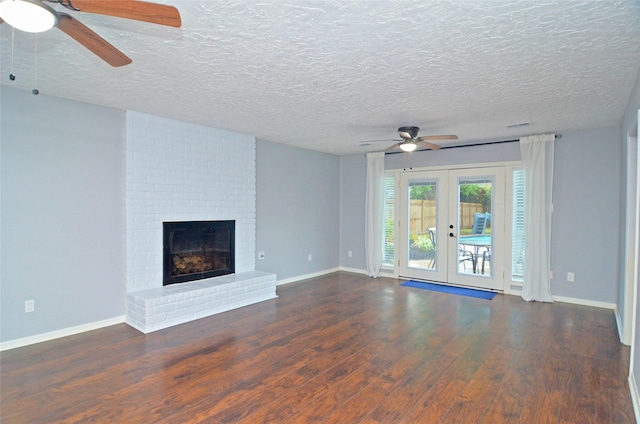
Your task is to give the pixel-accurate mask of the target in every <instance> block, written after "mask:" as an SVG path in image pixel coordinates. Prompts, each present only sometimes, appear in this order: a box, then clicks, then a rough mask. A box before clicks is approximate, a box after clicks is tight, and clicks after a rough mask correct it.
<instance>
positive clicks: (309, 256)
mask: <svg viewBox="0 0 640 424" xmlns="http://www.w3.org/2000/svg"><path fill="white" fill-rule="evenodd" d="M309 262H311V253H309Z"/></svg>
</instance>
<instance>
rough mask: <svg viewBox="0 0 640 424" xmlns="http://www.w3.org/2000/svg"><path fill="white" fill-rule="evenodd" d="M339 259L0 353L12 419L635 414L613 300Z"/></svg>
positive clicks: (511, 418)
mask: <svg viewBox="0 0 640 424" xmlns="http://www.w3.org/2000/svg"><path fill="white" fill-rule="evenodd" d="M398 283H399V282H398V281H397V280H391V279H375V280H374V279H369V278H366V277H364V276H360V275H356V274H349V273H335V274H331V275H328V276H325V277H320V278H316V279H313V280H308V281H305V282H300V283H295V284H289V285H286V286H281V287H279V288H278V295H279V298H278V299H276V300H272V301H266V302H262V303H260V304H257V305H253V306H249V307H245V308H242V309H237V310H235V311H231V312H227V313H224V314H220V315H216V316H213V317H209V318H205V319H201V320H198V321H195V322H191V323H188V324H184V325H180V326H177V327H173V328H169V329H166V330H162V331H158V332H155V333H151V334H148V335H143V334H141V333H139V332H137V331H136V330H133V329H132V328H129V327H128V326H126V325H124V324H121V325H115V326H112V327H109V328H105V329H101V330H96V331H92V332H87V333H83V334H79V335H75V336H71V337H66V338H63V339H58V340H54V341H50V342H46V343H40V344H37V345H32V346H27V347H23V348H19V349H13V350H9V351H6V352H3V353H2V355H1V363H0V365H1V369H2V380H1V389H2V390H1V396H2V405H1V416H0V418H1V421H2V423H4V424H9V423H53V422H56V423H58V422H64V423H67V422H96V423H151V422H163V423H198V422H206V423H226V422H243V423H257V422H270V423H289V422H292V423H306V422H322V423H438V422H441V423H479V422H482V423H517V422H521V423H580V424H582V423H596V422H597V423H616V424H620V423H632V422H634V416H633V409H632V406H631V398H630V395H629V389H628V384H627V373H628V358H629V348H627V347H625V346H623V345H621V344H620V343H619V341H618V337H617V332H616V327H615V320H614V315H613V312H612V311H610V310H604V309H597V308H591V307H584V306H576V305H569V304H561V303H556V304H540V303H527V302H524V301H522V300H521V299H520V298H519V297H515V296H503V295H498V296H497V297H496V298H495V299H494V300H492V301H488V300H483V299H474V298H469V297H462V296H456V295H451V294H443V293H436V292H430V291H424V290H419V289H413V288H405V287H399V286H398Z"/></svg>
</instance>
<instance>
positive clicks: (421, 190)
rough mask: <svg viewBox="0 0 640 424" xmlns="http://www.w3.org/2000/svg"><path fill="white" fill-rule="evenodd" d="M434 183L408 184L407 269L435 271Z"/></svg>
mask: <svg viewBox="0 0 640 424" xmlns="http://www.w3.org/2000/svg"><path fill="white" fill-rule="evenodd" d="M437 192H438V185H437V183H436V182H435V181H419V182H411V183H409V219H408V222H409V249H408V251H409V267H411V268H421V269H431V270H433V269H436V264H437V258H436V249H437V248H438V245H437V239H436V222H437V213H436V198H437Z"/></svg>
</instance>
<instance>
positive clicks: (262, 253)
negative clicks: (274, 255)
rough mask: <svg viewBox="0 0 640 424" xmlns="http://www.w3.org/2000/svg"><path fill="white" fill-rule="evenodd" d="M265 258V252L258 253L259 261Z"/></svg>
mask: <svg viewBox="0 0 640 424" xmlns="http://www.w3.org/2000/svg"><path fill="white" fill-rule="evenodd" d="M264 258H265V255H264V252H260V253H258V260H259V261H261V260H263V259H264Z"/></svg>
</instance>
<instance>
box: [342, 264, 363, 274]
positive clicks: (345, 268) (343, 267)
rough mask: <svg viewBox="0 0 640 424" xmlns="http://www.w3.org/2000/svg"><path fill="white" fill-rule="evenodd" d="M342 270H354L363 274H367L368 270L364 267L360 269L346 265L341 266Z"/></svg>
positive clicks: (355, 272)
mask: <svg viewBox="0 0 640 424" xmlns="http://www.w3.org/2000/svg"><path fill="white" fill-rule="evenodd" d="M340 271H344V272H353V273H354V274H362V275H367V271H366V270H364V269H358V268H349V267H346V266H341V267H340Z"/></svg>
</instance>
